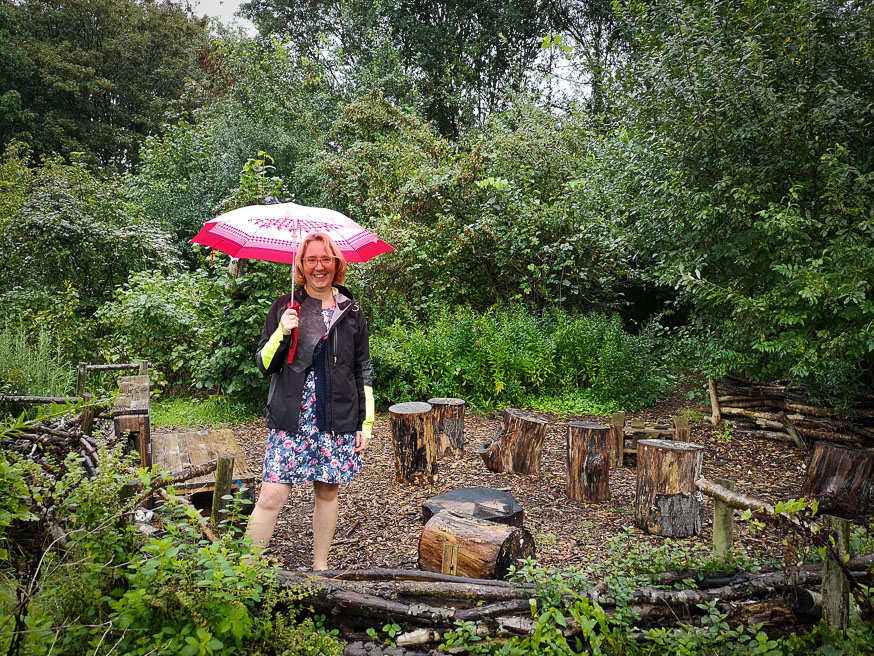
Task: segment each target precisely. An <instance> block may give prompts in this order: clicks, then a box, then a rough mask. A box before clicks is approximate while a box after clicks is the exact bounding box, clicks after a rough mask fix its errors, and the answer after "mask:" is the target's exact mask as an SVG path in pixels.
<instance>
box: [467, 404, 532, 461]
mask: <svg viewBox="0 0 874 656" xmlns="http://www.w3.org/2000/svg"><path fill="white" fill-rule="evenodd" d="M501 421H502V423H503V427H502V428H501V430H500V431H499V432H498V434H497V436H496V437H495V438H494V439H493V440H491V441H490V442H486V443H485V444H483V445H482V446H481V447H480V448H479V454H480V456H481V457H482V459H483V462H484V463H485V465H486V467H487V468H488V469H489V470H490V471H493V472H514V473H516V474H537V473H539V472H540V456H541V453H542V451H543V440H544V439H545V438H546V424H547V420H546V419H545V418H543V417H541V416H539V415H534V414H530V413H527V412H522V411H521V410H517V409H516V408H508V409H506V410H504V411H503V412H502V413H501Z"/></svg>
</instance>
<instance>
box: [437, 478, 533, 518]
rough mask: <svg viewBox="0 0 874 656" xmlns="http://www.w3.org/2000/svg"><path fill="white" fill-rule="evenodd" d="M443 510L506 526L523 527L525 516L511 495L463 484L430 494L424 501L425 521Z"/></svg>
mask: <svg viewBox="0 0 874 656" xmlns="http://www.w3.org/2000/svg"><path fill="white" fill-rule="evenodd" d="M442 511H452V512H454V513H457V514H459V515H468V516H470V517H475V518H476V519H484V520H486V521H489V522H496V523H498V524H506V525H507V526H522V521H523V516H524V513H523V510H522V506H520V505H519V504H518V503H517V502H516V499H514V498H513V497H512V496H511V495H510V494H508V493H507V492H504V491H502V490H493V489H491V488H487V487H463V488H458V489H456V490H452V491H450V492H446V493H445V494H438V495H437V496H436V497H431V498H430V499H428V500H427V501H426V502H425V503H423V504H422V523H423V524H426V523H427V522H428V520H430V519H431V518H432V517H433V516H434V515H436V514H437V513H439V512H442Z"/></svg>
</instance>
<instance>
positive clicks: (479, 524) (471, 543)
mask: <svg viewBox="0 0 874 656" xmlns="http://www.w3.org/2000/svg"><path fill="white" fill-rule="evenodd" d="M445 544H451V545H457V546H458V554H457V568H456V573H457V574H458V575H459V576H467V577H470V578H475V579H491V578H497V579H503V578H504V577H506V575H507V573H508V571H509V569H510V566H511V565H515V564H516V561H517V560H519V559H520V558H533V557H534V551H535V547H534V538H533V537H532V536H531V533H529V532H528V530H527V529H524V528H521V527H517V526H505V525H504V524H496V523H495V522H487V521H485V520H482V519H476V518H474V517H467V516H465V515H460V514H458V513H454V512H441V513H437V514H436V515H434V516H433V517H432V518H431V519H430V520H429V521H428V523H427V524H425V527H424V528H423V529H422V535H421V536H420V538H419V569H422V570H425V571H427V572H440V571H442V568H443V545H445Z"/></svg>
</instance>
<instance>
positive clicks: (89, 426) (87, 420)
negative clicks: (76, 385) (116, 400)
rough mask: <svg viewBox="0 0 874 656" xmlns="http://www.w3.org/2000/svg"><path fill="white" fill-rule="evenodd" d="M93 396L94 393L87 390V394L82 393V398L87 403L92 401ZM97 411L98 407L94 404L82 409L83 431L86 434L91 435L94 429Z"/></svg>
mask: <svg viewBox="0 0 874 656" xmlns="http://www.w3.org/2000/svg"><path fill="white" fill-rule="evenodd" d="M93 398H94V395H93V394H88V392H85V394H83V395H82V400H83V401H85V403H90V402H91V400H92V399H93ZM95 411H96V408H95V407H94V406H93V405H89V406H88V407H87V408H85V409H84V410H83V411H82V432H83V433H84V434H85V435H91V431H92V430H94V414H95Z"/></svg>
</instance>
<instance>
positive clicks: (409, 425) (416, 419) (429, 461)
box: [388, 402, 437, 485]
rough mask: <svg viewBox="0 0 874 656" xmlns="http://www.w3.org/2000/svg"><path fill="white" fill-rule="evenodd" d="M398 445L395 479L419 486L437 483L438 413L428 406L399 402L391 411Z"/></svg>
mask: <svg viewBox="0 0 874 656" xmlns="http://www.w3.org/2000/svg"><path fill="white" fill-rule="evenodd" d="M388 413H389V417H390V421H391V434H392V441H393V443H394V459H395V480H397V481H398V482H399V483H414V484H417V485H423V484H431V483H434V482H435V481H436V480H437V437H436V435H435V433H434V410H433V409H432V408H431V406H430V405H429V404H427V403H415V402H414V403H398V404H396V405H393V406H391V407H390V408H389V409H388Z"/></svg>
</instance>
